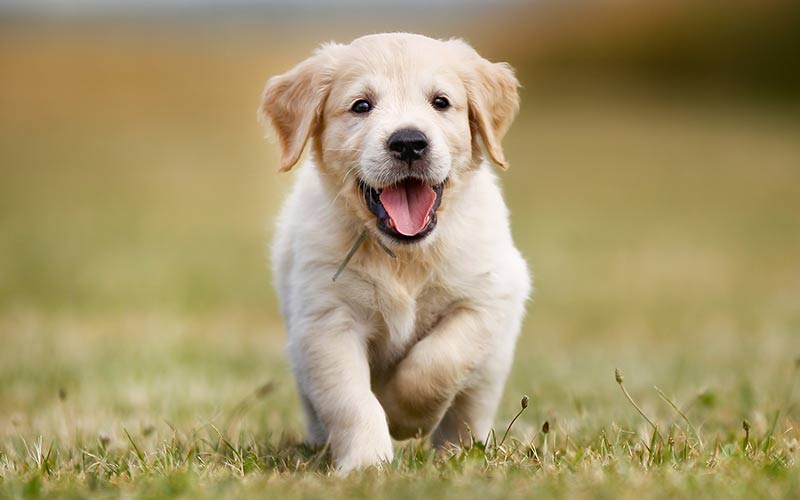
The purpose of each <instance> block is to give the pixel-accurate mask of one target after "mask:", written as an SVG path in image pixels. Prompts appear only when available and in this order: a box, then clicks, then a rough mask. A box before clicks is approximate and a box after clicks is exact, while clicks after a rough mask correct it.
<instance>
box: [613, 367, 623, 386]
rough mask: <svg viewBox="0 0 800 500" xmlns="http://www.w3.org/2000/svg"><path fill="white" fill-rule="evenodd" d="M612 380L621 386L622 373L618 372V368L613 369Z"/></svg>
mask: <svg viewBox="0 0 800 500" xmlns="http://www.w3.org/2000/svg"><path fill="white" fill-rule="evenodd" d="M614 378H615V379H616V381H617V383H618V384H620V385H622V381H623V378H622V372H621V371H619V368H614Z"/></svg>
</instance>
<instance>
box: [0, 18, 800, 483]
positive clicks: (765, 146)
mask: <svg viewBox="0 0 800 500" xmlns="http://www.w3.org/2000/svg"><path fill="white" fill-rule="evenodd" d="M271 36H272V35H270V34H265V33H261V32H258V31H257V30H254V29H252V27H251V28H250V29H243V30H223V29H221V28H220V29H219V31H214V30H210V29H209V30H200V31H199V32H197V31H196V32H191V33H188V34H187V33H183V34H180V33H178V34H176V33H174V32H173V31H171V30H163V29H154V30H153V32H152V33H148V36H146V37H142V36H141V33H139V32H136V31H135V30H134V29H133V28H130V27H126V26H122V27H119V28H118V29H115V28H108V29H105V30H103V29H101V30H70V31H67V30H61V28H59V27H57V26H55V27H49V28H48V29H46V30H39V31H36V30H25V29H21V28H20V29H16V28H15V29H6V30H4V31H3V32H2V34H0V41H2V43H0V74H2V75H3V77H2V81H0V179H2V181H0V497H30V496H38V495H53V496H76V497H80V496H87V495H90V494H93V493H95V494H100V495H103V496H109V497H116V496H126V497H130V496H133V497H147V498H149V497H172V496H184V497H190V498H197V497H214V498H216V497H236V498H238V497H244V496H250V495H252V496H265V495H267V496H276V497H288V496H292V497H325V498H337V497H340V498H345V497H348V498H349V497H369V498H384V497H386V498H393V497H398V498H399V497H445V498H464V497H483V496H491V497H502V498H510V497H530V496H537V497H540V498H545V497H549V496H554V497H556V496H566V497H568V498H583V497H601V498H602V497H607V498H638V497H641V496H648V497H664V498H674V497H687V496H696V497H709V498H711V497H720V496H725V497H741V498H753V497H770V498H775V497H797V496H800V474H799V472H800V467H798V464H799V463H800V429H798V425H800V404H798V397H800V387H796V386H800V381H799V380H798V379H800V368H799V367H798V366H799V365H798V363H800V360H799V358H798V356H800V260H799V259H800V141H799V140H798V137H800V119H798V116H800V113H797V107H796V106H789V105H787V104H785V103H783V102H781V101H775V100H767V101H763V100H755V99H751V98H748V97H743V96H736V95H732V94H718V93H710V92H700V91H697V92H693V91H677V90H674V91H669V92H667V91H665V89H663V88H662V89H660V90H654V89H650V88H644V87H641V86H636V85H622V84H616V85H614V84H603V83H597V84H595V83H590V82H582V83H576V82H575V81H569V82H568V83H567V84H565V83H563V82H549V83H548V82H543V81H540V80H539V79H537V77H536V75H535V73H533V72H522V73H521V76H522V80H523V83H524V84H525V88H524V90H523V108H522V114H521V115H520V117H519V119H518V120H517V122H516V123H515V125H514V126H513V127H512V130H511V132H510V134H509V136H508V137H507V138H506V141H505V144H506V149H507V151H506V153H507V154H506V156H507V158H508V159H509V161H510V163H511V169H510V170H509V171H508V172H507V173H503V174H502V175H501V178H502V183H503V185H504V191H505V193H506V197H507V200H508V203H509V205H510V208H511V213H512V221H513V231H514V235H515V238H516V241H517V243H518V244H519V246H520V248H521V250H522V252H523V254H524V255H525V256H526V257H527V259H528V261H529V263H530V264H531V267H532V269H533V271H534V275H535V277H536V278H535V288H536V291H535V294H534V297H533V299H532V301H531V303H530V305H529V311H528V317H527V319H526V322H525V325H524V329H523V332H522V335H521V338H520V342H519V345H518V349H517V354H516V360H515V364H514V368H513V370H512V373H511V376H510V379H509V382H508V384H507V386H506V388H505V392H504V398H503V402H502V405H501V408H500V411H499V414H498V417H497V420H496V435H495V436H494V437H493V438H490V439H489V440H488V442H487V443H486V444H485V445H484V444H480V443H474V444H471V443H465V448H464V449H463V450H460V451H454V452H452V453H449V454H443V455H439V456H436V455H435V454H434V453H433V452H432V451H431V450H430V449H429V448H428V447H427V446H426V445H425V443H424V442H423V441H414V442H408V443H402V444H398V446H397V451H396V455H395V461H394V463H393V464H392V465H390V466H388V467H386V470H385V471H383V472H378V471H365V472H362V473H355V474H352V475H350V476H348V477H347V478H340V477H336V476H335V475H334V474H332V473H331V470H330V464H329V461H328V458H327V456H326V454H325V452H324V450H323V451H322V452H320V450H311V449H307V448H305V447H304V446H303V445H302V421H301V416H300V409H299V403H298V400H297V396H296V392H295V388H294V385H293V381H292V378H291V374H290V373H289V370H288V366H287V362H286V357H285V355H284V352H283V342H284V335H283V331H282V326H281V322H280V318H279V316H278V312H277V306H276V303H275V297H274V294H273V292H272V290H271V286H270V276H269V272H268V266H267V258H266V255H267V252H266V248H267V245H268V242H269V240H270V238H271V233H272V227H271V222H270V221H271V219H272V217H273V216H274V213H275V211H276V210H277V207H278V206H279V204H280V201H281V199H282V198H283V195H284V193H285V192H286V190H287V189H288V188H289V186H290V185H291V174H286V175H278V174H276V172H275V171H276V159H277V155H276V151H275V148H274V146H272V145H270V144H269V143H265V142H263V141H262V140H261V139H262V131H261V130H259V129H258V127H257V124H256V121H255V108H256V105H257V102H258V94H259V91H260V89H261V86H262V85H263V82H264V80H265V79H266V77H267V76H268V75H270V74H272V73H275V72H277V71H281V70H283V69H285V68H287V67H288V65H290V64H291V63H292V62H294V61H297V60H299V58H300V57H302V56H303V54H305V53H307V51H308V50H309V49H310V47H311V42H309V41H307V40H306V42H304V44H303V43H298V44H297V48H296V50H295V51H294V52H292V51H286V52H281V53H280V54H279V55H278V56H275V55H274V54H273V55H269V54H266V53H265V51H264V50H263V47H267V46H270V44H271V43H273V42H274V41H275V40H274V39H272V38H270V37H271ZM615 369H619V370H620V371H621V375H622V376H623V377H624V383H623V385H624V389H625V390H626V391H627V392H628V394H629V395H630V397H631V398H632V399H633V401H634V402H635V403H636V405H638V407H639V408H641V411H642V413H643V414H644V416H643V415H641V414H640V413H639V411H637V408H636V407H635V406H634V405H633V404H632V403H631V401H629V399H628V396H626V394H625V393H624V392H623V390H622V389H623V387H622V386H620V384H618V383H617V380H615ZM523 395H526V396H527V397H528V401H529V402H528V407H527V408H526V409H525V411H524V412H523V413H522V414H521V415H520V416H519V418H518V419H517V420H516V421H515V423H514V425H513V426H512V427H511V429H510V431H509V432H508V436H507V437H506V438H505V439H503V437H504V434H505V433H506V429H507V427H508V425H509V423H510V422H511V420H512V418H514V416H515V415H516V414H517V413H518V411H519V410H520V409H521V408H520V400H521V398H522V397H523ZM649 422H652V425H651V423H649ZM745 422H746V423H745ZM654 427H655V428H657V431H656V430H655V428H654ZM746 429H747V430H746ZM545 431H547V432H545ZM480 438H483V437H482V436H481V437H480Z"/></svg>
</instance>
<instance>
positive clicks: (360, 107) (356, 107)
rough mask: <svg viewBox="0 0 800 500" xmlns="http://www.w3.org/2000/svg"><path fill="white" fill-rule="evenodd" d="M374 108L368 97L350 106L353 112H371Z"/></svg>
mask: <svg viewBox="0 0 800 500" xmlns="http://www.w3.org/2000/svg"><path fill="white" fill-rule="evenodd" d="M370 110H372V104H370V103H369V101H367V100H366V99H359V100H357V101H356V102H354V103H353V105H352V106H351V107H350V111H352V112H353V113H369V112H370Z"/></svg>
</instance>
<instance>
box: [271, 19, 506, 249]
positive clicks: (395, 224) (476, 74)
mask: <svg viewBox="0 0 800 500" xmlns="http://www.w3.org/2000/svg"><path fill="white" fill-rule="evenodd" d="M516 89H517V81H516V79H515V78H514V76H513V73H512V72H511V70H510V69H509V68H508V66H506V65H504V64H492V63H490V62H488V61H486V60H485V59H483V58H481V57H480V56H478V54H477V53H475V51H474V50H472V49H471V48H470V47H469V46H468V45H466V44H465V43H464V42H461V41H457V40H451V41H446V42H443V41H438V40H433V39H430V38H427V37H423V36H420V35H409V34H385V35H372V36H368V37H364V38H360V39H358V40H355V41H354V42H352V43H351V44H349V45H328V46H324V47H323V48H321V49H320V50H319V51H318V52H317V53H316V54H315V55H314V56H313V57H312V58H310V59H308V60H306V61H304V62H303V63H301V64H300V65H298V66H297V67H295V68H294V69H293V70H291V71H290V72H288V73H286V74H284V75H281V76H278V77H275V78H273V79H271V80H270V81H269V82H268V84H267V88H266V90H265V94H264V102H263V105H262V111H263V113H264V115H265V116H266V117H267V118H268V119H269V120H270V122H271V124H272V125H273V128H274V129H275V130H276V132H277V135H278V140H279V142H280V144H281V151H282V158H281V170H288V169H289V168H291V167H292V165H294V163H296V162H297V160H298V158H299V156H300V154H301V152H302V149H303V147H304V145H305V143H306V141H307V140H308V138H309V137H313V148H314V153H315V155H316V157H317V163H318V166H319V168H320V169H321V171H322V173H323V174H324V175H323V179H324V180H323V182H324V183H325V184H326V187H327V188H328V189H329V192H330V193H331V194H332V196H334V197H335V198H336V199H342V200H344V201H345V202H346V204H347V206H348V207H349V208H351V209H352V213H353V214H354V215H355V216H356V217H357V218H359V219H360V221H361V222H362V223H363V224H365V225H366V226H367V227H370V228H372V229H373V230H374V231H375V232H376V234H378V235H379V237H381V238H382V239H383V241H384V242H385V243H387V244H390V245H391V244H402V243H413V242H422V241H425V240H429V239H431V237H432V235H433V234H435V227H436V225H437V223H438V220H439V215H440V214H438V213H437V211H438V209H439V207H440V206H441V205H442V203H443V202H445V204H446V200H447V190H448V186H451V185H453V184H457V183H458V182H459V181H460V179H461V177H462V176H463V174H464V172H466V171H467V170H469V169H470V168H474V166H475V165H477V164H478V163H479V162H480V160H481V150H480V146H479V144H478V142H477V141H478V137H480V138H482V140H483V143H484V145H485V147H486V150H487V152H488V153H489V156H490V158H492V160H493V161H494V162H495V163H497V164H498V165H500V166H501V167H503V168H505V166H506V164H505V160H504V158H503V153H502V149H501V148H500V139H501V138H502V135H503V134H504V133H505V130H506V129H507V128H508V126H509V124H510V123H511V120H512V119H513V116H514V114H515V112H516V109H517V104H518V98H517V92H516Z"/></svg>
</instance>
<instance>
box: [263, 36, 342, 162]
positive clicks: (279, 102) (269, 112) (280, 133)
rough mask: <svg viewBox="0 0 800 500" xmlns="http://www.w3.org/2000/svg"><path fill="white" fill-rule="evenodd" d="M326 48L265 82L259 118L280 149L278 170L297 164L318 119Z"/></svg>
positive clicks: (325, 82) (326, 81)
mask: <svg viewBox="0 0 800 500" xmlns="http://www.w3.org/2000/svg"><path fill="white" fill-rule="evenodd" d="M327 52H328V50H327V47H322V48H321V49H319V50H318V51H317V52H316V53H315V54H314V55H313V56H312V57H310V58H308V59H306V60H305V61H303V62H301V63H300V64H298V65H297V66H295V67H294V68H292V69H291V70H289V71H288V72H287V73H284V74H282V75H278V76H274V77H272V78H270V79H269V81H268V82H267V86H266V88H265V89H264V93H263V96H262V99H261V107H260V108H259V118H260V120H261V121H262V122H268V123H269V124H270V125H271V126H272V129H273V130H274V131H275V134H276V136H277V138H278V144H279V146H280V150H281V159H280V171H281V172H287V171H289V170H291V168H292V167H293V166H294V165H295V163H297V160H299V159H300V155H301V154H302V152H303V148H304V147H305V145H306V142H308V138H309V136H310V135H311V133H312V131H313V130H314V127H315V126H316V125H317V124H318V123H319V120H320V118H321V116H322V108H323V106H324V104H325V98H326V97H327V95H328V89H329V87H330V81H331V76H332V70H331V65H330V57H329V55H328V53H327Z"/></svg>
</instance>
